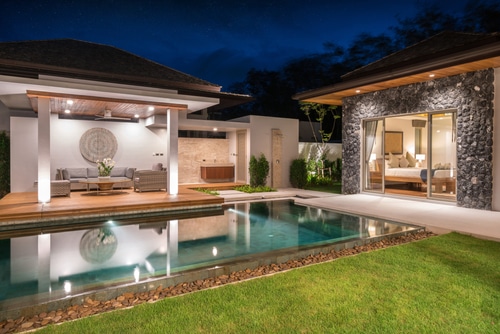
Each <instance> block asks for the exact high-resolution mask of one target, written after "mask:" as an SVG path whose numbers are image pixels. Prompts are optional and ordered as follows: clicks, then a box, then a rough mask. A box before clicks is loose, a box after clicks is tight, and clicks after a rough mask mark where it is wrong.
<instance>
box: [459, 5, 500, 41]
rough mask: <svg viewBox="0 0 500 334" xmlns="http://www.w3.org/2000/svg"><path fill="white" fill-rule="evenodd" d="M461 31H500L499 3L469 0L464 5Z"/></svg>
mask: <svg viewBox="0 0 500 334" xmlns="http://www.w3.org/2000/svg"><path fill="white" fill-rule="evenodd" d="M464 13H465V15H464V16H463V19H462V29H463V31H470V32H478V33H493V32H498V31H500V3H498V2H497V1H477V0H470V1H469V2H467V4H466V5H465V10H464Z"/></svg>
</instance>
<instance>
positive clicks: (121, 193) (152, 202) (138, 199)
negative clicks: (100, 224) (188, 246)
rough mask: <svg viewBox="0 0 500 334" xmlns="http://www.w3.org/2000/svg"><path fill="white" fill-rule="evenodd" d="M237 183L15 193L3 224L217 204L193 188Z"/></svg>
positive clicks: (4, 206)
mask: <svg viewBox="0 0 500 334" xmlns="http://www.w3.org/2000/svg"><path fill="white" fill-rule="evenodd" d="M235 185H238V184H235V183H216V184H199V185H182V186H179V193H178V194H177V195H169V194H167V193H166V192H165V191H152V192H142V193H138V192H134V191H133V190H132V189H124V190H116V191H115V192H114V193H111V194H109V195H104V194H101V195H96V193H95V192H86V191H73V192H71V196H70V197H53V198H52V199H51V202H50V203H48V204H40V203H38V200H37V193H36V192H28V193H11V194H8V195H7V196H5V197H4V198H2V199H1V200H0V225H5V224H15V223H16V222H23V221H36V220H42V219H60V218H64V217H82V216H86V215H105V214H121V213H130V212H141V211H144V212H146V211H162V210H170V209H175V208H189V207H200V206H217V205H221V204H222V203H223V202H224V199H223V198H221V197H217V196H213V195H208V194H205V193H202V192H199V191H195V190H193V189H196V188H211V189H218V190H222V189H231V188H232V187H234V186H235Z"/></svg>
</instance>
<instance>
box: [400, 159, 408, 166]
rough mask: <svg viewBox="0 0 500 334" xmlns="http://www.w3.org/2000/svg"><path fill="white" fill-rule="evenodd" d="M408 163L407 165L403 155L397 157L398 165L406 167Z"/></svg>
mask: <svg viewBox="0 0 500 334" xmlns="http://www.w3.org/2000/svg"><path fill="white" fill-rule="evenodd" d="M408 165H409V163H408V160H406V158H405V157H402V158H401V159H399V167H401V168H406V167H408Z"/></svg>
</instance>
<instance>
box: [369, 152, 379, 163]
mask: <svg viewBox="0 0 500 334" xmlns="http://www.w3.org/2000/svg"><path fill="white" fill-rule="evenodd" d="M375 160H377V153H372V154H370V161H375Z"/></svg>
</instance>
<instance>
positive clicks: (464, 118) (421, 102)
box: [342, 69, 494, 210]
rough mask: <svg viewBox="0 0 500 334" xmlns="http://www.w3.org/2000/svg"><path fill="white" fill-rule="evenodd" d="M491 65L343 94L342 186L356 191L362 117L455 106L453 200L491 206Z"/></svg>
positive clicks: (463, 204) (345, 190) (477, 206)
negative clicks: (345, 95)
mask: <svg viewBox="0 0 500 334" xmlns="http://www.w3.org/2000/svg"><path fill="white" fill-rule="evenodd" d="M493 79H494V72H493V69H487V70H482V71H477V72H470V73H464V74H460V75H456V76H452V77H447V78H442V79H436V80H432V81H427V82H422V83H416V84H411V85H406V86H400V87H397V88H392V89H387V90H383V91H378V92H373V93H369V94H361V95H357V96H352V97H349V98H345V99H344V101H343V111H342V124H343V129H342V137H343V140H342V159H343V168H342V192H343V193H344V194H355V193H359V192H360V189H361V187H360V182H361V176H360V175H361V164H360V161H361V160H360V159H361V141H362V138H361V136H362V130H361V125H362V120H363V119H366V118H373V117H382V116H391V115H401V114H412V113H419V112H426V111H439V110H444V109H456V110H457V205H458V206H461V207H467V208H475V209H484V210H491V203H492V189H493V188H492V181H493V180H492V168H493V164H492V152H493V93H494V86H493Z"/></svg>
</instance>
